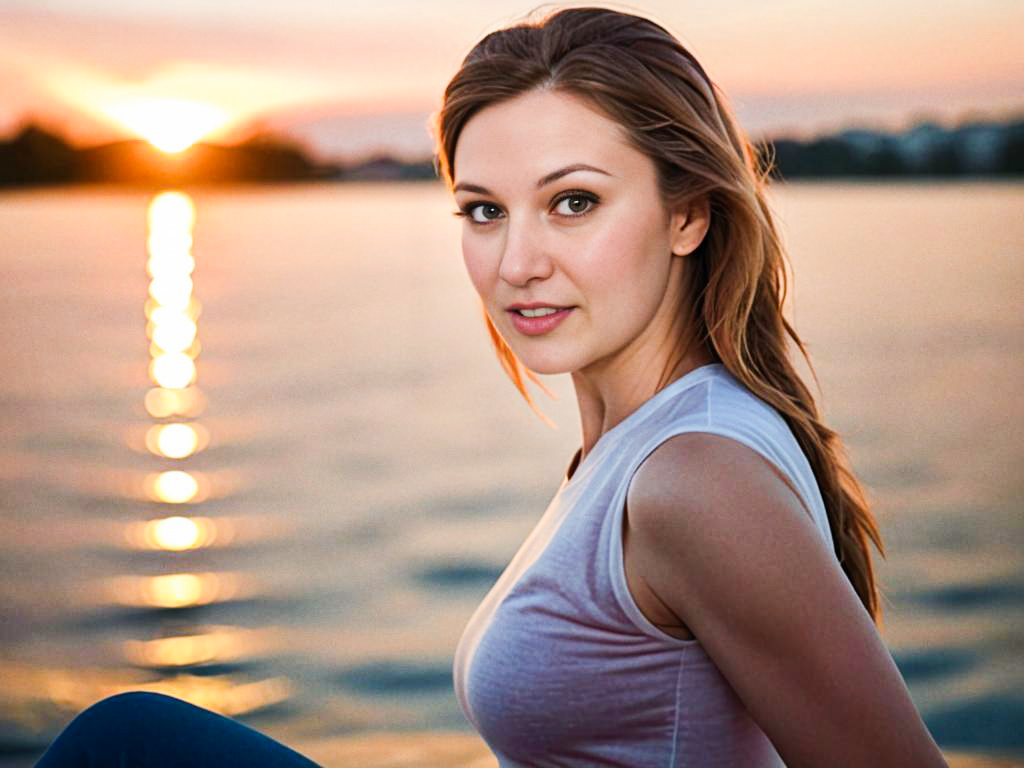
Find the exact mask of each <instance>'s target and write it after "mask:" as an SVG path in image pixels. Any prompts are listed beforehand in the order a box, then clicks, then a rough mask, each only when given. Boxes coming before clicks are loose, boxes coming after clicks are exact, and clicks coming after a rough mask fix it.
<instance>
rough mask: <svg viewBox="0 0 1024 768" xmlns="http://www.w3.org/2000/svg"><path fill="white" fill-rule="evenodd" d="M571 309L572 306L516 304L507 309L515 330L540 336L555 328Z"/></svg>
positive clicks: (528, 334)
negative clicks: (526, 305)
mask: <svg viewBox="0 0 1024 768" xmlns="http://www.w3.org/2000/svg"><path fill="white" fill-rule="evenodd" d="M572 310H573V307H551V306H532V307H525V306H517V307H509V309H508V310H507V311H508V314H509V317H510V318H511V319H512V325H514V326H515V328H516V330H517V331H519V332H520V333H522V334H525V335H527V336H541V335H543V334H545V333H550V332H551V331H553V330H554V329H555V328H557V327H558V326H559V325H560V324H561V322H562V321H563V320H565V318H567V317H568V316H569V313H570V312H572Z"/></svg>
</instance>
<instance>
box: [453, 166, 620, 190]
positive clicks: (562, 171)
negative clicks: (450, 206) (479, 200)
mask: <svg viewBox="0 0 1024 768" xmlns="http://www.w3.org/2000/svg"><path fill="white" fill-rule="evenodd" d="M577 171H592V172H594V173H600V174H604V175H605V176H612V174H610V173H608V171H604V170H601V169H600V168H597V167H595V166H593V165H587V164H586V163H573V164H572V165H567V166H565V167H564V168H559V169H558V170H557V171H552V172H551V173H549V174H548V175H547V176H544V177H543V178H542V179H541V180H540V181H538V182H537V189H543V188H544V187H546V186H547V185H548V184H551V183H552V182H554V181H558V180H559V179H560V178H562V177H563V176H568V175H569V174H570V173H576V172H577ZM459 191H465V192H475V193H476V194H478V195H490V194H493V193H492V192H491V190H489V189H487V188H486V187H481V186H480V185H479V184H470V183H469V182H465V181H460V182H459V183H458V184H456V185H455V187H454V188H453V189H452V192H459Z"/></svg>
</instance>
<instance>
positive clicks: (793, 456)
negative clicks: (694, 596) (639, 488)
mask: <svg viewBox="0 0 1024 768" xmlns="http://www.w3.org/2000/svg"><path fill="white" fill-rule="evenodd" d="M685 432H706V433H711V434H715V435H721V436H724V437H728V438H731V439H733V440H737V441H739V442H740V443H742V444H744V445H746V446H749V447H750V448H752V449H753V450H755V451H757V452H758V453H759V454H761V455H762V456H764V457H765V458H766V459H767V460H768V461H770V462H771V463H772V464H773V465H774V466H775V467H776V468H778V469H779V470H780V471H781V472H782V473H783V475H784V476H785V477H787V478H788V479H789V480H790V482H791V483H792V484H793V487H794V489H795V490H796V491H797V493H798V494H799V495H800V498H801V500H802V501H803V503H804V505H805V506H806V508H807V509H808V511H809V512H810V514H811V517H812V518H813V520H814V522H815V524H816V526H817V528H818V530H819V532H820V533H821V541H822V546H824V547H828V548H829V550H830V551H832V538H831V534H830V532H829V525H828V519H827V517H826V514H825V507H824V504H823V502H822V499H821V494H820V492H819V490H818V486H817V483H816V481H815V479H814V474H813V472H812V471H811V468H810V465H809V464H808V462H807V459H806V457H805V456H804V454H803V452H802V451H801V450H800V447H799V445H798V444H797V442H796V439H795V438H794V437H793V434H792V433H791V432H790V430H789V428H788V426H787V425H786V423H785V422H784V421H783V419H782V418H781V417H780V416H779V415H778V413H777V412H776V411H775V410H774V409H772V408H771V407H770V406H768V405H767V404H766V403H764V402H763V401H761V400H759V399H758V398H756V397H755V396H754V395H752V394H751V393H750V392H749V391H748V390H746V389H745V388H744V387H743V386H742V385H741V384H740V383H739V382H738V381H736V379H734V378H733V377H732V376H731V375H730V374H729V372H728V371H727V370H726V369H725V367H724V366H723V365H721V364H720V363H715V364H711V365H705V366H703V367H700V368H697V369H696V370H693V371H691V372H689V373H688V374H686V375H685V376H683V377H682V378H680V379H677V380H676V381H674V382H672V383H671V384H669V385H668V386H667V387H665V388H664V389H662V390H661V391H660V392H658V393H657V394H656V395H654V397H652V398H651V399H650V400H648V401H647V402H645V403H644V404H643V405H641V406H640V407H639V408H638V409H637V410H635V411H634V412H633V413H631V414H630V415H629V416H627V417H626V418H625V419H624V420H623V421H621V422H620V423H619V424H617V425H616V426H615V427H613V428H612V429H610V430H609V431H608V432H606V433H605V434H604V435H602V436H601V438H600V439H599V440H598V441H597V443H596V444H595V446H594V447H593V449H592V450H591V452H590V453H589V454H587V456H586V457H585V458H584V459H583V461H582V462H581V463H580V465H579V466H578V467H577V468H576V471H575V473H573V474H572V477H571V478H570V479H567V480H564V481H563V482H562V485H561V487H560V488H559V489H558V492H557V493H556V494H555V497H554V499H552V501H551V503H550V505H549V506H548V508H547V511H545V513H544V515H543V516H542V517H541V519H540V521H539V522H538V523H537V526H536V527H535V528H534V530H533V532H532V533H530V535H529V536H528V537H527V539H526V541H525V542H524V543H523V544H522V546H521V547H520V549H519V551H518V552H517V553H516V555H515V557H514V558H513V559H512V562H511V563H510V564H509V565H508V567H507V568H506V569H505V571H504V573H502V575H501V577H500V578H499V579H498V581H497V583H496V584H495V585H494V587H493V588H492V589H491V591H490V592H489V593H488V594H487V596H486V597H485V598H484V600H483V602H482V603H481V604H480V606H479V607H478V608H477V610H476V612H475V613H474V614H473V616H472V618H471V619H470V620H469V624H468V625H467V626H466V629H465V631H464V633H463V635H462V639H461V640H460V642H459V645H458V648H457V649H456V653H455V664H454V680H455V691H456V695H457V696H458V699H459V703H460V705H461V706H462V709H463V711H464V712H465V713H466V716H467V717H468V718H469V719H470V721H471V722H472V723H473V725H474V726H475V727H476V728H477V730H478V731H479V732H480V734H481V736H483V738H484V740H485V741H487V743H488V745H489V746H490V747H491V749H492V750H493V751H494V753H495V755H496V756H497V757H498V759H499V762H500V764H501V765H502V766H531V768H543V767H544V766H623V768H637V767H638V766H644V767H645V768H646V766H683V765H686V766H723V767H724V766H729V767H735V768H762V767H767V766H781V765H782V761H781V760H780V759H779V757H778V755H777V753H776V752H775V750H774V748H773V747H772V745H771V743H770V742H769V741H768V739H767V738H766V737H765V735H764V734H763V733H762V732H761V730H760V729H759V728H758V726H757V725H756V723H754V721H753V720H752V719H751V717H750V715H749V713H748V712H747V710H746V709H745V708H744V706H743V704H742V702H740V700H739V699H738V697H737V696H736V694H735V692H734V691H733V690H732V688H731V687H730V685H729V683H728V682H727V681H726V680H725V678H724V677H722V675H721V673H719V671H718V669H717V668H716V667H715V665H714V663H713V662H712V661H711V659H710V658H709V657H708V656H707V654H706V653H705V652H704V650H703V649H702V648H701V646H700V643H699V641H697V640H682V639H679V638H675V637H672V636H671V635H668V634H666V633H665V632H663V631H662V630H660V629H658V628H657V627H655V626H654V625H653V624H652V623H651V622H650V621H648V620H647V618H646V617H645V616H644V615H643V613H641V611H640V609H639V608H638V607H637V605H636V603H635V602H634V601H633V598H632V596H631V594H630V592H629V589H628V587H627V584H626V576H625V572H624V570H623V558H622V518H623V511H624V508H625V501H626V493H627V490H628V488H629V484H630V481H631V479H632V477H633V474H634V473H635V472H636V470H637V468H638V467H639V466H640V464H641V463H643V461H644V460H645V459H646V458H647V457H648V456H649V455H650V454H651V453H652V452H653V451H654V449H655V448H657V447H658V446H659V445H661V444H662V443H663V442H665V441H666V440H668V439H669V438H671V437H674V436H676V435H679V434H682V433H685ZM680 471H686V468H685V467H680Z"/></svg>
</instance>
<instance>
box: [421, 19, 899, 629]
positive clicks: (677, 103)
mask: <svg viewBox="0 0 1024 768" xmlns="http://www.w3.org/2000/svg"><path fill="white" fill-rule="evenodd" d="M538 88H546V89H550V90H553V91H556V92H562V93H567V94H572V95H574V96H576V97H578V98H581V99H583V100H585V101H586V102H587V103H588V104H590V105H591V106H592V107H594V108H595V109H597V110H598V111H599V112H601V113H603V114H604V115H606V116H608V117H609V118H610V119H612V120H614V121H615V122H616V123H618V124H619V125H620V126H621V127H622V128H623V129H624V130H625V133H626V134H627V135H628V138H629V140H630V141H631V142H632V144H633V146H635V147H636V148H637V149H638V150H639V151H640V152H643V153H644V154H645V155H647V156H648V157H649V158H651V160H653V161H654V163H655V165H656V167H657V171H658V183H659V186H660V191H661V194H662V198H663V200H664V201H665V202H666V204H671V203H678V202H681V201H685V200H687V199H690V198H694V197H697V196H699V195H707V196H708V198H709V200H710V205H711V224H710V228H709V229H708V232H707V235H706V236H705V238H704V241H703V242H702V243H701V245H700V246H699V247H698V249H697V250H696V251H695V252H694V253H692V254H691V255H690V256H689V257H687V259H686V263H687V265H688V268H689V269H690V270H691V274H690V278H691V279H690V280H688V281H687V284H688V285H689V286H691V291H690V295H689V296H687V297H686V298H687V300H688V302H689V306H690V307H692V312H693V314H692V317H691V318H689V319H690V324H691V327H692V328H694V329H696V331H697V333H698V336H699V337H700V338H701V339H702V341H704V342H705V343H706V344H707V345H708V347H709V348H710V349H711V350H712V352H713V354H714V355H716V356H717V359H718V360H719V361H720V362H721V363H722V364H723V365H724V366H725V367H726V368H727V369H728V370H729V372H730V373H732V375H733V376H735V377H736V378H737V379H738V380H739V381H740V382H742V383H743V384H744V386H746V387H747V389H748V390H750V391H751V392H752V393H753V394H755V395H756V396H757V397H759V398H761V399H762V400H764V401H765V402H767V403H768V404H770V405H771V406H772V407H774V408H775V409H776V410H777V411H778V412H779V413H780V414H781V415H782V417H783V418H784V419H785V421H786V423H787V424H788V425H789V428H790V429H791V430H792V432H793V434H794V436H795V437H796V439H797V442H798V443H799V444H800V447H801V449H802V450H803V452H804V454H805V455H806V456H807V459H808V461H809V462H810V465H811V468H812V469H813V471H814V476H815V478H816V480H817V482H818V487H819V489H820V490H821V495H822V498H823V500H824V502H825V509H826V511H827V512H828V519H829V525H830V527H831V530H832V537H833V541H834V542H835V550H836V555H837V556H838V558H839V562H840V564H841V566H842V568H843V571H844V572H845V573H846V576H847V577H848V578H849V580H850V582H851V584H852V585H853V588H854V589H855V590H856V592H857V595H858V596H859V597H860V599H861V602H862V603H863V604H864V607H865V608H866V609H867V611H868V613H869V614H870V615H871V616H872V618H874V619H875V620H878V617H879V600H878V591H877V588H876V585H875V576H874V569H873V567H872V560H871V551H870V548H869V542H870V543H872V544H874V546H875V548H876V549H878V551H879V552H881V551H882V542H881V537H880V535H879V532H878V527H877V525H876V523H875V520H874V518H873V516H872V514H871V511H870V509H869V506H868V503H867V500H866V498H865V495H864V493H863V491H862V489H861V487H860V485H859V484H858V482H857V479H856V478H855V477H854V475H853V472H852V471H851V469H850V464H849V461H848V459H847V457H846V454H845V451H844V449H843V446H842V443H841V441H840V439H839V436H838V435H837V434H836V433H835V432H834V431H832V430H831V429H829V428H828V427H826V426H825V425H824V424H823V423H822V421H821V418H820V416H819V414H818V409H817V406H816V404H815V401H814V397H813V396H812V395H811V392H810V391H809V390H808V389H807V387H806V386H805V385H804V382H803V381H802V380H801V378H800V375H799V374H798V373H797V371H796V370H795V369H794V367H793V365H792V363H791V361H790V357H789V344H793V345H795V346H796V348H797V349H799V350H800V352H801V354H802V355H803V356H804V358H805V359H806V360H807V363H808V365H809V366H810V359H809V357H808V354H807V350H806V348H805V347H804V344H803V342H802V341H801V340H800V337H799V336H798V335H797V333H796V331H795V330H794V328H793V327H792V325H791V324H790V323H789V322H788V321H787V320H786V318H785V317H784V316H783V302H784V301H785V296H786V286H787V262H786V255H785V251H784V249H783V246H782V243H781V240H780V238H779V235H778V232H777V230H776V227H775V223H774V221H773V218H772V213H771V210H770V209H769V207H768V204H767V201H766V196H765V189H766V183H767V173H768V170H769V169H768V168H767V166H766V164H765V163H761V162H759V160H758V158H757V156H756V154H755V152H754V151H753V149H752V148H751V145H750V143H749V141H748V139H747V138H746V136H745V135H744V133H743V131H742V130H741V129H740V128H739V126H738V124H737V122H736V120H735V119H734V118H733V116H732V114H731V113H730V111H729V109H728V108H727V105H726V102H725V98H724V96H723V95H722V94H721V93H720V91H719V90H718V88H717V87H716V86H715V85H714V83H712V81H711V79H710V78H709V77H708V75H707V74H706V73H705V71H704V70H703V68H702V67H701V65H700V64H699V63H698V62H697V60H696V59H695V58H694V57H693V56H692V55H691V54H690V53H689V52H688V51H687V50H686V49H685V48H684V47H683V46H682V44H681V43H680V42H679V41H678V40H677V39H676V38H675V37H673V36H672V35H671V34H670V33H669V32H667V31H666V30H665V29H664V28H662V27H661V26H659V25H658V24H656V23H654V22H653V21H650V20H649V19H645V18H642V17H639V16H634V15H631V14H626V13H622V12H619V11H614V10H610V9H605V8H568V9H563V10H560V11H558V12H556V13H554V14H552V15H550V16H548V17H546V18H542V19H540V20H537V21H527V22H523V23H521V24H518V25H516V26H513V27H510V28H506V29H502V30H500V31H497V32H492V33H490V34H488V35H487V36H486V37H484V38H483V39H482V40H481V41H480V42H479V43H477V45H476V46H475V47H474V48H473V49H472V50H471V51H470V53H469V54H468V55H467V56H466V58H465V60H464V61H463V63H462V66H461V68H460V69H459V71H458V72H457V73H456V74H455V76H454V77H453V78H452V80H451V82H450V83H449V84H448V87H447V89H446V91H445V97H444V104H443V105H442V107H441V109H440V111H439V113H438V114H437V116H436V124H435V133H436V141H437V164H438V167H439V169H440V171H441V174H442V176H443V178H444V181H445V183H446V184H447V186H448V188H449V190H450V189H451V188H452V185H453V184H454V167H453V162H454V159H455V146H456V144H457V142H458V140H459V134H460V133H461V131H462V128H463V127H464V126H465V125H466V123H467V121H468V120H469V119H470V118H471V117H473V115H475V114H476V113H477V112H479V111H480V110H481V109H483V108H485V107H487V106H490V105H493V104H497V103H500V102H502V101H506V100H508V99H511V98H513V97H515V96H518V95H520V94H522V93H525V92H527V91H530V90H534V89H538ZM487 325H488V330H489V331H490V334H491V338H492V340H493V342H494V346H495V348H496V350H497V353H498V358H499V360H500V361H501V363H502V366H503V367H504V368H505V370H506V372H507V373H508V374H509V376H510V377H511V379H512V380H513V382H514V383H515V385H516V387H517V388H518V389H519V391H520V392H522V393H523V396H524V397H526V398H527V400H528V401H529V400H530V397H529V393H528V392H527V390H526V386H525V381H524V376H526V377H529V378H533V376H532V374H531V372H530V371H529V370H527V369H526V368H525V367H524V366H523V365H522V364H521V363H520V362H519V360H518V359H517V358H516V356H515V354H514V353H513V352H512V350H511V349H510V348H509V347H508V345H507V344H506V343H505V341H504V340H503V339H502V338H501V336H500V334H499V333H498V332H497V330H496V329H495V327H494V325H493V323H491V322H490V319H489V318H488V320H487ZM811 370H812V371H813V368H811Z"/></svg>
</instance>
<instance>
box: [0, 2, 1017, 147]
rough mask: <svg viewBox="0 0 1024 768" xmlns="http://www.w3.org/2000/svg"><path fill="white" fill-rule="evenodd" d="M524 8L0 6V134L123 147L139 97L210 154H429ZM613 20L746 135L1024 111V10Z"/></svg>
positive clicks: (645, 7)
mask: <svg viewBox="0 0 1024 768" xmlns="http://www.w3.org/2000/svg"><path fill="white" fill-rule="evenodd" d="M537 5H538V3H537V2H533V1H531V2H518V1H515V0H492V1H491V2H488V3H480V2H468V1H467V0H432V2H430V3H429V4H428V3H425V2H419V1H418V0H416V1H414V0H376V2H373V3H360V4H357V3H352V2H338V1H337V0H249V2H246V3H242V2H223V3H208V2H205V0H176V2H175V3H174V4H173V7H172V4H164V3H159V4H158V3H156V2H150V1H149V0H5V2H4V4H3V5H2V6H0V133H10V132H11V131H13V130H14V129H15V128H16V126H17V125H18V124H19V123H20V122H21V121H22V120H23V119H24V118H25V117H26V116H28V115H33V116H36V117H37V118H40V119H44V120H45V121H46V122H48V123H49V124H51V125H53V126H55V127H59V128H60V129H61V130H63V131H65V132H66V133H68V134H69V135H70V136H71V137H72V138H73V139H75V140H76V141H78V142H79V143H93V142H97V141H101V140H106V139H108V138H113V137H115V136H117V135H119V134H123V133H124V132H125V129H123V128H120V129H119V128H115V127H114V124H115V123H116V121H117V120H118V119H124V111H125V109H127V108H129V107H131V106H132V105H134V106H135V107H136V108H137V107H138V104H139V102H140V101H141V100H143V99H165V100H166V99H189V100H198V101H201V102H204V103H205V104H206V105H208V106H211V107H213V108H215V109H213V110H208V111H207V113H206V117H207V118H208V120H209V121H210V122H209V124H208V125H207V124H205V123H204V125H207V128H206V130H214V134H213V137H214V138H218V137H219V138H230V137H232V136H233V135H238V132H239V131H240V130H242V128H243V127H244V126H247V125H249V124H250V123H251V121H254V120H258V121H260V122H261V123H262V124H265V125H269V126H272V127H280V128H283V129H286V130H288V131H290V132H292V133H293V134H294V135H297V136H299V137H301V138H303V139H305V140H307V141H308V142H310V143H311V144H312V145H313V147H314V148H315V149H317V150H319V151H320V153H321V154H325V155H332V156H337V155H344V154H358V153H359V152H360V151H370V150H372V149H376V148H384V149H391V150H394V151H398V152H401V153H405V154H409V155H414V154H418V153H423V154H425V153H427V152H429V148H430V145H429V140H428V137H427V133H426V129H425V127H424V123H425V120H426V117H427V115H428V114H429V112H430V111H431V110H432V109H433V108H434V107H435V106H436V105H437V103H438V100H439V98H440V94H441V92H442V91H443V89H444V85H445V83H446V82H447V80H448V78H449V77H450V76H451V74H452V73H453V72H454V70H455V69H456V67H457V66H458V63H459V61H460V60H461V58H462V56H463V55H464V54H465V53H466V51H467V50H468V48H469V47H470V46H471V45H472V44H473V42H475V41H476V40H477V39H478V38H479V37H480V36H481V35H482V34H483V33H485V32H487V31H489V30H491V29H494V28H496V27H498V26H501V25H503V24H504V23H507V22H508V21H510V20H512V19H515V18H518V17H520V16H522V15H523V14H525V13H527V12H528V11H530V10H531V9H532V8H534V7H535V6H537ZM211 6H212V7H211ZM711 6H714V7H711ZM616 7H619V8H623V9H626V10H630V9H632V10H634V11H638V12H642V13H645V14H647V15H650V16H652V17H653V18H655V19H656V20H658V21H660V22H662V23H663V24H665V25H666V26H668V27H669V28H670V29H671V30H673V31H674V32H675V33H676V34H678V35H679V36H680V37H681V38H682V39H683V40H684V41H685V42H686V43H687V44H688V45H689V46H690V47H691V49H692V50H693V51H694V52H695V53H696V54H697V56H698V57H699V58H700V59H701V60H702V61H703V62H704V64H705V67H706V68H707V69H708V70H709V72H710V73H711V75H712V77H713V78H714V79H715V80H716V81H717V82H718V83H719V84H720V85H721V86H722V87H723V88H724V89H725V91H726V93H727V94H728V95H729V96H730V98H731V99H732V101H733V104H734V106H735V107H736V109H737V112H738V113H739V116H740V118H741V121H742V122H743V123H744V124H745V125H746V126H747V128H748V130H750V131H751V132H752V133H754V134H759V133H765V132H767V133H776V134H777V133H780V132H800V133H810V132H814V131H818V130H827V129H831V128H835V127H838V126H840V125H847V124H850V123H858V124H867V125H890V126H898V125H901V124H905V123H906V122H907V121H908V120H910V119H913V118H917V117H920V116H922V115H930V116H934V117H937V118H939V119H944V120H952V119H956V118H960V117H963V116H964V114H965V113H967V112H968V111H972V110H973V111H977V112H981V113H983V114H990V115H994V116H1004V115H1006V114H1009V113H1012V112H1019V111H1020V110H1021V109H1022V108H1024V46H1021V45H1020V41H1019V37H1020V33H1021V31H1022V30H1024V3H1020V2H1015V1H1010V0H974V1H973V2H971V1H970V0H950V1H948V2H942V3H934V2H928V3H926V2H918V1H917V0H905V1H904V2H892V1H890V2H885V3H883V2H880V0H862V2H859V3H856V4H853V3H842V4H840V3H835V2H831V1H826V0H813V1H812V0H776V1H774V2H769V1H766V0H732V1H731V2H729V1H728V0H725V1H724V2H721V3H715V4H711V3H696V2H692V3H691V2H684V1H683V0H651V1H650V2H646V3H639V4H635V5H632V6H629V5H622V4H618V5H617V6H616ZM243 9H244V13H243ZM125 105H128V107H126V106H125ZM119 110H120V111H119ZM136 111H138V110H137V109H136ZM143 111H145V110H143ZM112 115H113V116H112ZM216 115H219V116H220V117H221V118H222V119H219V120H218V119H216V117H215V116H216ZM197 119H198V118H197ZM214 124H217V125H219V126H220V128H219V129H210V128H209V126H210V125H214Z"/></svg>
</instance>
